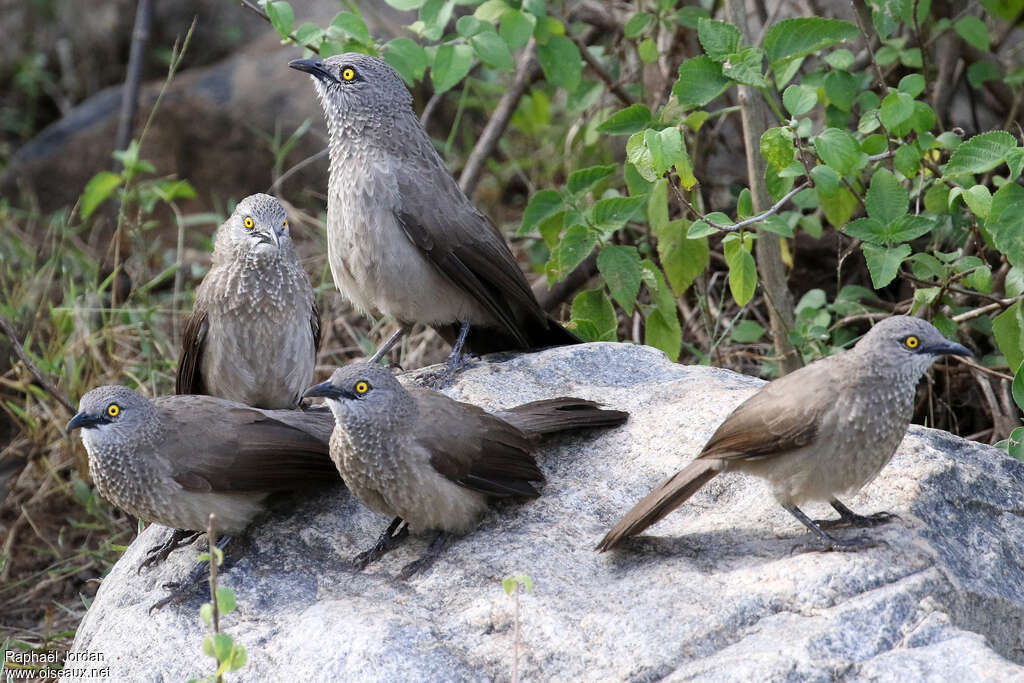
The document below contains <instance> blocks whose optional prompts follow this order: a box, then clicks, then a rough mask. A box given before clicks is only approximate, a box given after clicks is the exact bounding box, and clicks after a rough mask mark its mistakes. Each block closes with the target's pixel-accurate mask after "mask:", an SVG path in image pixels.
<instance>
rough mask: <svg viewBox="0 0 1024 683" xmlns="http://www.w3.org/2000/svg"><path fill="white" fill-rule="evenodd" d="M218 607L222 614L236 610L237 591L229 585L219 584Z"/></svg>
mask: <svg viewBox="0 0 1024 683" xmlns="http://www.w3.org/2000/svg"><path fill="white" fill-rule="evenodd" d="M217 609H218V610H219V611H220V613H221V614H227V613H229V612H234V611H235V591H233V590H231V589H230V588H228V587H227V586H217Z"/></svg>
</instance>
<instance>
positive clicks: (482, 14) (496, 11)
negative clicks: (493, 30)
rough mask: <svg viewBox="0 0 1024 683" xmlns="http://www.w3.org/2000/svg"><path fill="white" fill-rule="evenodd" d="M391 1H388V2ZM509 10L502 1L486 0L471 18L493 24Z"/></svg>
mask: <svg viewBox="0 0 1024 683" xmlns="http://www.w3.org/2000/svg"><path fill="white" fill-rule="evenodd" d="M390 1H391V0H388V2H390ZM509 9H510V7H509V5H508V3H506V2H504V0H487V2H484V3H481V4H480V6H479V7H477V8H476V10H474V12H473V16H474V17H476V18H477V19H479V20H480V21H486V22H488V23H493V22H495V21H497V20H498V19H500V18H501V17H503V16H505V12H507V11H508V10H509Z"/></svg>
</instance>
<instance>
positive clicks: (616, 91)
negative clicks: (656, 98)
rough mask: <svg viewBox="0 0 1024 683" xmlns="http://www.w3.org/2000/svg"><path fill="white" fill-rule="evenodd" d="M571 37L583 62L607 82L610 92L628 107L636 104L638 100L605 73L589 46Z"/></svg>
mask: <svg viewBox="0 0 1024 683" xmlns="http://www.w3.org/2000/svg"><path fill="white" fill-rule="evenodd" d="M569 37H570V38H572V42H574V43H576V47H578V48H579V50H580V54H581V55H582V56H583V61H584V62H586V63H587V66H589V67H590V69H591V70H592V71H593V72H594V73H595V74H597V77H598V78H600V79H601V80H602V81H604V82H605V85H607V86H608V90H609V91H610V92H611V93H612V94H613V95H615V96H616V97H618V98H619V100H620V101H621V102H622V103H623V104H625V105H626V106H627V107H628V106H629V105H631V104H636V100H635V99H633V98H632V97H631V96H630V94H629V93H628V92H626V91H625V90H623V89H622V86H621V85H619V84H618V83H617V82H616V81H615V79H614V78H612V75H611V74H610V73H608V72H607V71H605V69H604V67H603V66H601V63H600V62H599V61H597V60H596V59H594V55H592V54H590V51H589V50H587V46H586V45H584V44H583V43H582V42H581V41H580V39H579V38H576V37H574V36H569Z"/></svg>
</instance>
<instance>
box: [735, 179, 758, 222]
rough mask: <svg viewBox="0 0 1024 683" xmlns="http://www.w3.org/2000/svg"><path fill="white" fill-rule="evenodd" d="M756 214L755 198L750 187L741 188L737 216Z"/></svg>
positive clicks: (743, 216)
mask: <svg viewBox="0 0 1024 683" xmlns="http://www.w3.org/2000/svg"><path fill="white" fill-rule="evenodd" d="M753 215H754V199H753V197H752V196H751V194H750V188H747V187H744V188H743V189H742V190H740V196H739V197H738V198H737V199H736V217H737V218H741V219H742V218H750V217H751V216H753Z"/></svg>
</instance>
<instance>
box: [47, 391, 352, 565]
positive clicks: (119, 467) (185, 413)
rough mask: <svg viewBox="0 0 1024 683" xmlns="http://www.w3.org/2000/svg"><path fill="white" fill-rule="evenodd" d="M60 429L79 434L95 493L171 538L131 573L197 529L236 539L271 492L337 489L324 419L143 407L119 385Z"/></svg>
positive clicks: (211, 400)
mask: <svg viewBox="0 0 1024 683" xmlns="http://www.w3.org/2000/svg"><path fill="white" fill-rule="evenodd" d="M78 408H79V412H78V414H77V415H75V416H74V417H73V418H71V421H70V422H68V424H67V430H68V431H69V432H70V431H72V430H74V429H81V430H82V443H83V444H84V445H85V450H86V451H87V452H88V454H89V473H90V474H91V475H92V479H93V482H95V484H96V489H97V490H98V491H99V492H100V494H101V495H102V496H103V497H104V498H106V499H107V500H109V501H110V502H111V503H113V504H114V505H116V506H117V507H119V508H121V509H122V510H124V511H125V512H127V513H128V514H130V515H133V516H135V517H138V518H139V519H141V520H143V521H146V522H155V523H157V524H162V525H164V526H167V527H171V528H172V529H174V530H175V531H174V533H173V534H172V535H171V537H170V538H169V539H168V540H167V542H165V543H164V544H162V545H159V546H155V547H153V548H151V549H150V551H149V553H148V557H147V558H146V560H145V561H144V562H143V564H142V566H140V569H141V568H142V567H145V566H149V565H151V564H153V563H155V562H159V561H161V560H163V559H165V558H166V557H167V556H168V555H169V554H170V553H171V552H172V551H173V550H175V549H176V548H179V547H181V546H182V545H184V544H186V543H190V542H191V541H193V540H194V539H195V538H196V537H197V536H199V534H200V533H201V532H202V531H205V530H206V525H207V520H208V518H209V516H210V514H211V513H213V514H215V515H216V524H217V531H219V532H223V533H225V534H228V535H230V534H237V533H241V532H242V531H244V530H245V528H246V527H247V526H249V524H250V522H252V520H253V518H254V517H256V515H257V514H259V513H260V512H262V511H263V510H264V509H265V506H266V502H267V498H268V497H269V496H270V494H272V493H276V492H284V491H301V490H308V489H312V488H315V487H317V486H321V485H324V484H330V483H334V482H338V475H337V471H336V470H335V468H334V464H333V463H332V462H331V459H330V457H329V454H328V448H329V441H330V436H331V430H332V428H333V426H334V419H333V417H332V416H331V414H330V413H329V412H328V411H326V410H308V411H303V410H261V409H259V408H251V407H249V406H244V405H242V404H240V403H235V402H233V401H227V400H225V399H221V398H216V397H213V396H164V397H160V398H156V399H153V400H149V399H147V398H146V397H144V396H142V395H141V394H140V393H138V392H137V391H134V390H132V389H129V388H128V387H123V386H103V387H98V388H96V389H93V390H92V391H90V392H88V393H87V394H85V395H84V396H82V400H81V401H80V403H79V406H78Z"/></svg>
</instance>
